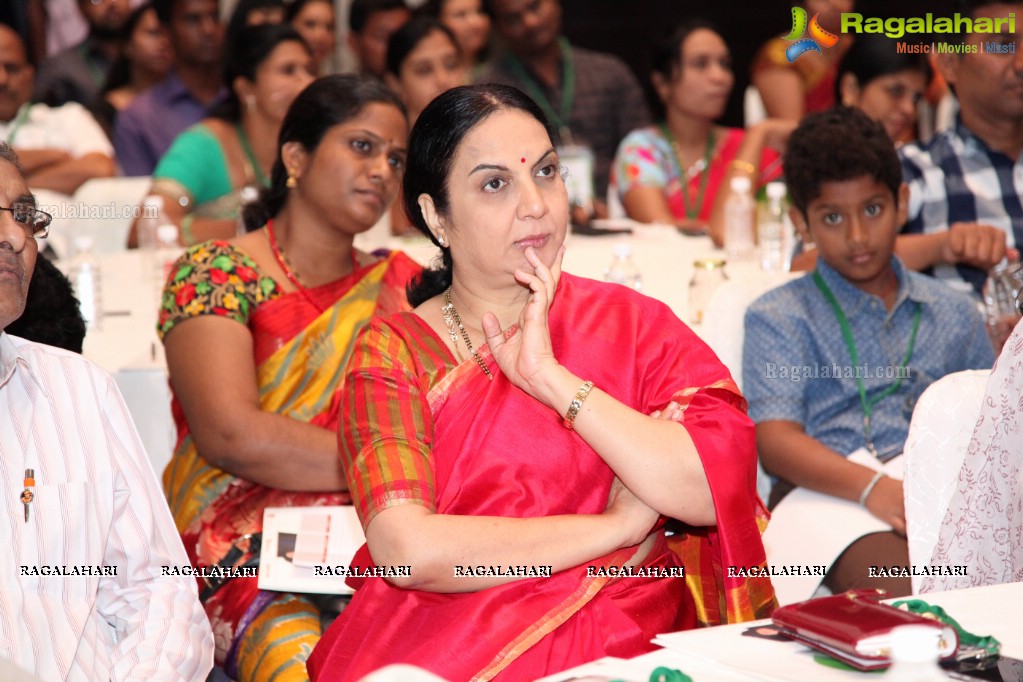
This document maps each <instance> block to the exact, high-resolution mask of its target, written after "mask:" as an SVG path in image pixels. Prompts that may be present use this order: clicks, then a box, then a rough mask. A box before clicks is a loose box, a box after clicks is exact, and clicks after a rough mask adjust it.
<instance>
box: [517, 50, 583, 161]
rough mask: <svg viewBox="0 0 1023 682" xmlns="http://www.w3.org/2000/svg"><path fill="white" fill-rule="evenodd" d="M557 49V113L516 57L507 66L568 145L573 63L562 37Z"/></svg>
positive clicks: (573, 98)
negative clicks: (558, 56)
mask: <svg viewBox="0 0 1023 682" xmlns="http://www.w3.org/2000/svg"><path fill="white" fill-rule="evenodd" d="M558 47H560V48H561V109H560V110H559V111H554V106H553V105H552V104H551V102H550V100H549V99H547V95H545V94H544V92H543V89H542V88H541V87H540V83H539V82H537V80H536V79H535V78H533V75H532V74H531V73H529V71H527V70H526V67H525V66H523V64H522V62H520V61H519V60H518V59H517V58H516V57H512V56H509V59H508V64H509V65H510V66H511V69H512V71H514V72H515V75H516V76H518V78H519V80H521V81H522V86H523V87H524V88H525V90H526V94H528V95H529V96H530V97H532V98H533V100H534V101H535V102H536V103H537V104H538V105H540V108H541V109H543V113H545V114H546V115H547V118H549V119H550V121H551V123H552V124H554V126H555V127H556V128H557V129H558V132H560V133H561V136H562V140H561V141H562V143H563V144H570V142H571V139H572V133H571V131H570V130H569V128H568V119H569V117H570V116H571V114H572V102H573V101H574V100H575V63H574V62H573V61H572V46H571V45H569V44H568V40H566V39H565V38H564V37H562V38H558Z"/></svg>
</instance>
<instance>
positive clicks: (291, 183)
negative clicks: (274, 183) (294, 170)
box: [284, 175, 298, 189]
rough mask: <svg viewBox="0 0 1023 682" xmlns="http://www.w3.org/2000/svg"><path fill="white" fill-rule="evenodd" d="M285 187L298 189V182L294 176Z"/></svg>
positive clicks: (289, 178) (286, 182) (290, 176)
mask: <svg viewBox="0 0 1023 682" xmlns="http://www.w3.org/2000/svg"><path fill="white" fill-rule="evenodd" d="M284 186H285V187H287V188H288V189H295V188H296V187H298V180H296V179H295V176H294V175H289V176H288V179H287V181H285V183H284Z"/></svg>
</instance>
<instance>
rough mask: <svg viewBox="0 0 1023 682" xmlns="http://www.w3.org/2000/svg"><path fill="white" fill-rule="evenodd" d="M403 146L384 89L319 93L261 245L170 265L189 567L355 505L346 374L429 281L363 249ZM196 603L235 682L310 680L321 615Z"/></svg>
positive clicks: (246, 591) (333, 85)
mask: <svg viewBox="0 0 1023 682" xmlns="http://www.w3.org/2000/svg"><path fill="white" fill-rule="evenodd" d="M407 134H408V127H407V123H406V121H405V114H404V110H403V109H402V108H401V104H400V103H399V102H398V100H397V99H396V98H395V97H394V96H393V95H391V94H390V93H389V92H388V91H387V90H386V89H385V88H384V87H383V86H382V85H379V84H378V83H376V82H375V81H371V80H368V79H360V78H357V77H342V76H334V77H328V78H324V79H321V80H319V81H316V82H315V83H313V84H312V85H310V86H309V88H307V89H306V90H305V91H303V92H302V93H301V94H300V95H299V96H298V97H297V98H296V99H295V102H294V103H293V105H292V106H291V108H290V110H289V112H288V114H287V117H286V118H285V120H284V123H283V126H282V130H281V138H280V155H279V157H278V159H277V162H276V165H275V167H274V171H273V180H272V186H271V188H270V189H269V190H268V191H266V192H265V193H264V195H263V198H262V203H261V204H257V205H255V206H252V207H250V210H249V212H248V214H247V216H246V218H247V219H248V225H249V227H250V228H251V229H252V231H250V232H249V233H248V234H246V235H244V236H242V237H239V238H237V239H233V240H231V241H214V242H207V243H205V244H200V245H197V246H195V247H193V248H191V249H189V250H188V251H186V253H185V255H184V256H182V258H181V259H180V260H179V261H178V262H177V263H176V264H175V267H174V270H173V273H172V275H171V277H170V279H169V281H168V284H167V287H166V289H165V292H164V297H163V304H162V307H161V315H160V323H159V324H160V334H161V336H163V339H164V343H165V345H166V349H167V362H168V366H169V368H170V377H171V383H172V386H173V389H174V396H175V400H174V406H173V407H174V409H173V411H174V416H175V420H176V422H177V425H178V444H177V447H176V449H175V453H174V457H173V459H172V460H171V463H170V464H169V465H168V467H167V471H166V472H165V474H164V484H165V487H166V490H167V496H168V500H169V502H170V506H171V510H172V512H173V513H174V518H175V522H176V523H177V526H178V530H179V531H180V532H181V534H182V538H183V540H184V544H185V548H186V550H187V552H188V554H189V558H190V559H191V561H192V563H193V565H196V566H215V565H218V564H226V565H236V564H240V563H242V562H243V561H245V560H247V559H249V558H250V557H249V556H248V555H247V553H246V551H245V550H246V549H247V547H246V545H247V542H248V537H247V536H248V535H249V534H252V533H258V532H260V531H261V530H262V521H263V510H264V509H265V508H266V507H280V506H298V505H304V506H309V505H337V504H347V503H349V502H350V499H351V498H350V496H349V495H348V492H347V489H348V486H347V483H346V482H345V480H344V477H343V476H342V474H341V472H340V468H339V467H338V456H337V438H336V433H337V427H338V415H339V412H338V405H339V397H340V392H339V391H340V388H341V384H342V381H343V379H344V369H345V366H346V364H347V361H348V358H349V356H350V354H351V351H352V344H353V341H354V339H355V337H356V334H357V333H358V331H359V330H360V329H361V328H362V327H363V326H364V325H365V324H366V323H367V322H368V321H369V319H370V318H371V317H372V316H373V315H376V314H387V313H393V312H396V311H399V310H404V309H407V308H408V304H407V300H406V298H405V295H404V290H405V287H406V285H407V283H408V282H409V280H410V279H411V278H412V276H414V275H415V274H416V273H417V272H419V270H420V268H419V267H418V266H416V265H415V264H414V263H413V262H412V261H411V260H410V259H409V258H408V257H406V256H404V255H403V254H401V253H397V252H396V253H391V254H390V255H388V256H387V257H385V258H383V259H379V258H377V257H375V256H372V255H369V254H364V253H359V252H358V251H356V249H355V248H354V247H353V245H352V241H353V238H354V236H355V234H357V233H359V232H362V231H365V230H367V229H369V228H370V227H372V225H373V224H374V223H375V222H376V221H377V220H378V219H379V218H380V216H381V215H382V214H383V212H384V211H385V210H386V209H387V207H388V206H389V204H390V202H391V200H392V199H393V198H394V196H395V194H396V193H397V188H398V184H399V182H400V177H401V169H402V167H403V165H404V158H405V143H406V138H407ZM236 548H237V549H236ZM200 596H201V598H202V600H203V603H204V605H205V607H206V612H207V615H208V616H209V618H210V622H211V624H212V626H213V630H214V633H215V637H216V644H217V648H216V661H217V663H218V665H221V666H223V667H224V668H225V670H226V671H227V673H228V674H229V675H230V676H231V677H232V678H233V679H238V680H261V681H268V680H274V681H283V680H307V679H308V675H307V673H306V670H305V658H306V657H307V656H308V655H309V652H310V651H311V650H312V647H313V646H314V645H315V643H316V641H317V640H318V639H319V636H320V634H321V627H320V617H319V612H318V610H317V609H316V607H315V606H314V605H313V604H312V603H311V602H310V601H308V600H307V599H305V598H304V597H301V596H299V595H293V594H287V593H277V592H260V591H259V590H258V588H257V578H255V577H238V578H232V579H230V580H228V581H226V582H224V583H223V584H214V585H208V584H206V583H205V582H204V581H201V580H200Z"/></svg>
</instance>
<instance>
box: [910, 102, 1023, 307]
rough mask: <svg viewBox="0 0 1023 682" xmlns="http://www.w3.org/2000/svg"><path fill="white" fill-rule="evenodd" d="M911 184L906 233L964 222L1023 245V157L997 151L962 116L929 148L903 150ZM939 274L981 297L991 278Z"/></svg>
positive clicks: (967, 272)
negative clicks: (997, 230)
mask: <svg viewBox="0 0 1023 682" xmlns="http://www.w3.org/2000/svg"><path fill="white" fill-rule="evenodd" d="M899 157H900V158H901V159H902V176H903V179H904V180H905V181H906V183H907V184H908V185H909V220H908V222H907V223H906V226H905V227H904V228H903V233H906V234H920V233H931V232H941V231H943V230H947V229H948V228H949V225H951V224H953V223H959V222H970V223H983V224H987V225H991V226H993V227H998V228H1001V229H1002V230H1005V233H1006V235H1007V241H1008V244H1009V245H1010V246H1013V245H1015V244H1023V203H1021V202H1020V196H1021V195H1023V156H1021V157H1020V158H1018V159H1016V160H1015V161H1013V159H1011V158H1009V157H1008V156H1006V155H1005V154H1003V153H1001V152H996V151H994V150H992V149H991V148H990V147H988V146H987V144H986V143H984V141H982V140H981V139H980V138H978V137H977V136H976V135H974V134H973V133H972V132H970V130H969V129H968V128H966V126H964V125H963V122H962V120H960V119H959V117H956V123H955V126H953V127H952V128H951V129H950V130H946V131H944V132H942V133H939V134H938V135H936V136H935V137H934V139H933V140H931V141H930V143H928V144H927V146H926V147H921V146H920V145H919V144H907V145H906V146H904V147H902V148H901V149H900V150H899ZM934 274H935V275H936V276H937V277H939V278H941V279H946V280H953V281H955V280H958V281H963V280H965V281H967V282H969V283H970V284H971V285H973V288H974V289H975V290H976V291H977V292H978V293H979V292H980V289H981V287H982V286H983V285H984V279H985V277H986V273H985V272H983V271H982V270H978V269H977V268H974V267H970V266H967V265H955V266H952V265H939V266H938V267H936V268H934Z"/></svg>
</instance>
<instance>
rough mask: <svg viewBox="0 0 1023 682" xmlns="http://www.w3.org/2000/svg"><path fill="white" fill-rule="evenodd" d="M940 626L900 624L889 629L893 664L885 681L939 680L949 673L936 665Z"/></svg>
mask: <svg viewBox="0 0 1023 682" xmlns="http://www.w3.org/2000/svg"><path fill="white" fill-rule="evenodd" d="M940 637H941V630H939V629H938V628H932V627H928V626H926V625H901V626H899V627H897V628H895V629H893V630H892V634H891V646H892V665H891V667H890V668H888V671H887V672H886V673H885V674H884V676H883V678H882V679H884V682H940V680H947V679H949V678H948V675H946V674H945V672H944V671H943V670H942V669H941V666H939V665H938V656H939V651H940V649H939V639H940Z"/></svg>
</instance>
